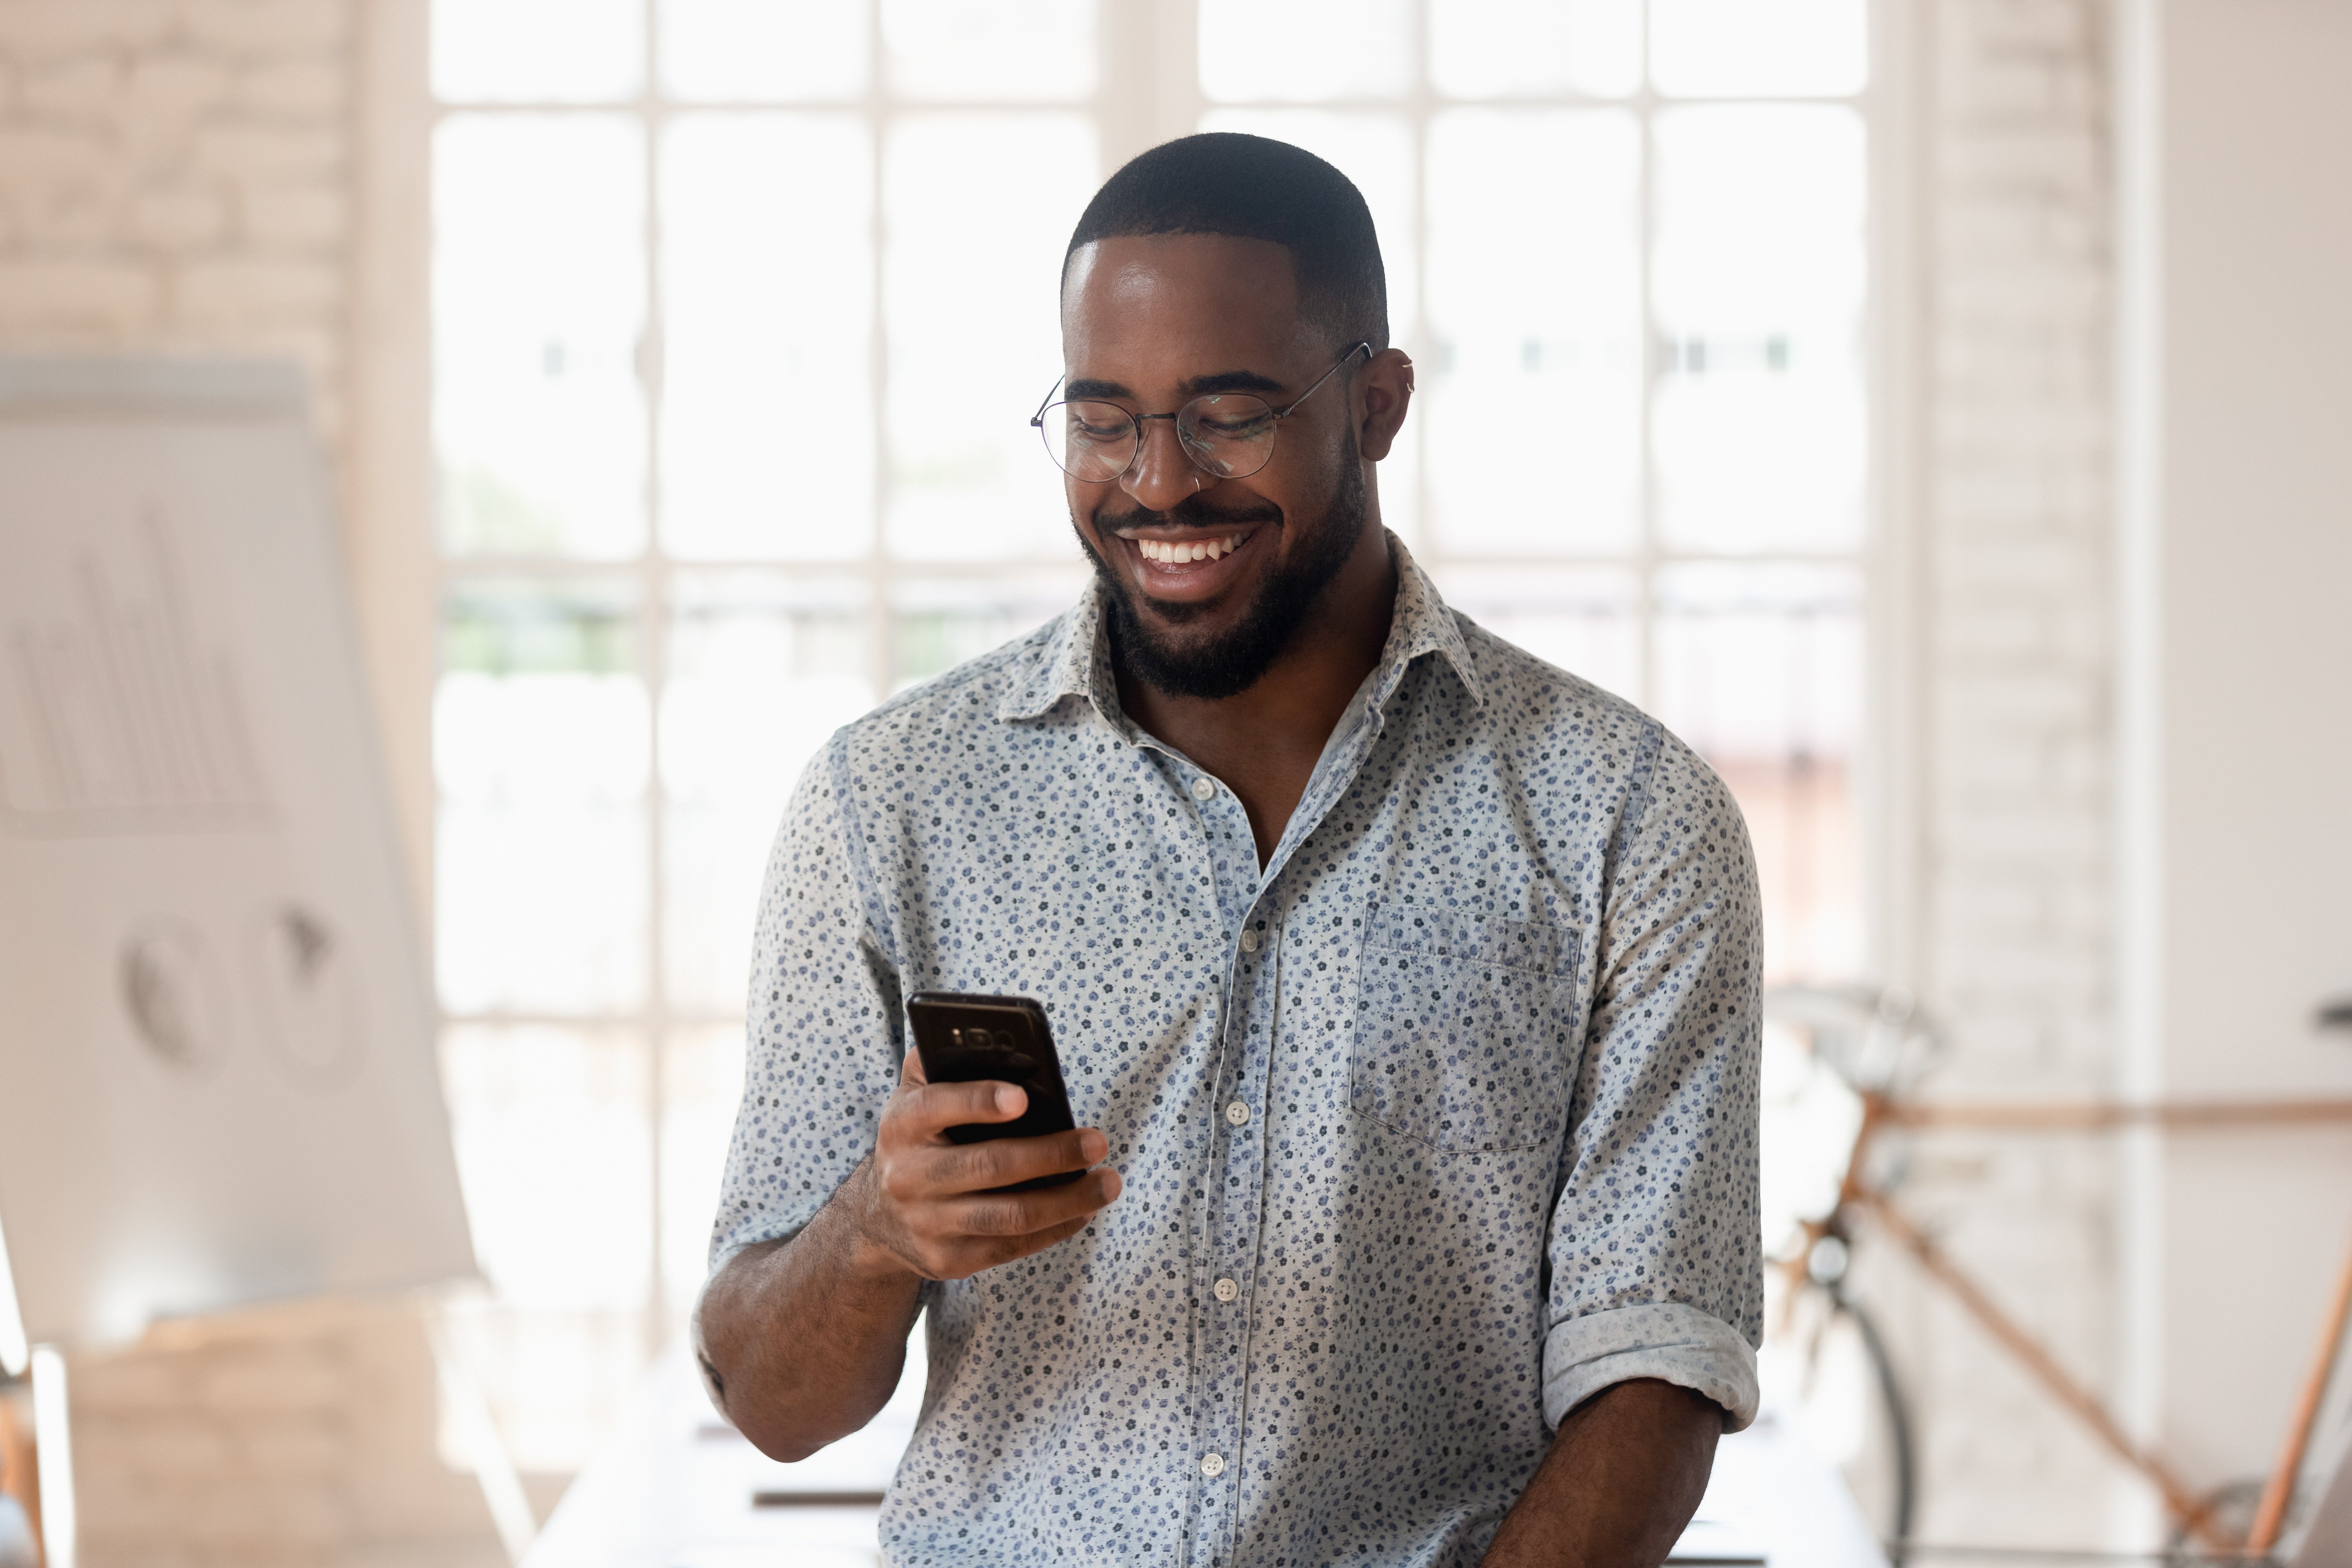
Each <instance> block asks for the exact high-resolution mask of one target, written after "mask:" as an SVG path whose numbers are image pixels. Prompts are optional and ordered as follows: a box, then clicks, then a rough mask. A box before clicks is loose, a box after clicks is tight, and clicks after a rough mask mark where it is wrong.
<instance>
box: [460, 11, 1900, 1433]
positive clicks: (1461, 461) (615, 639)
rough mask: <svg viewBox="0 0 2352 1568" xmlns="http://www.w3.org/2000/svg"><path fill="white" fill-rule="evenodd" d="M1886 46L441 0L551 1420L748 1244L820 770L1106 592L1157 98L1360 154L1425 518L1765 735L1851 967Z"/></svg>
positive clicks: (1455, 548) (519, 1212)
mask: <svg viewBox="0 0 2352 1568" xmlns="http://www.w3.org/2000/svg"><path fill="white" fill-rule="evenodd" d="M433 59H434V63H433V71H434V89H435V94H436V101H437V103H438V105H439V108H438V120H437V125H436V132H435V149H434V183H435V201H434V221H435V237H434V238H435V251H434V254H435V266H434V313H435V356H436V358H435V393H434V419H435V431H436V446H437V451H438V460H439V469H440V490H439V494H440V506H439V521H438V527H439V537H440V544H441V553H442V559H443V562H444V569H443V570H444V577H443V592H442V638H441V652H442V674H441V678H440V682H439V686H438V690H437V696H436V709H435V759H436V773H437V777H438V783H439V791H440V795H439V799H440V804H439V808H438V811H439V817H438V848H437V872H436V875H437V879H438V888H437V895H436V943H437V967H438V978H439V985H440V992H441V999H442V1003H443V1005H444V1008H445V1009H446V1014H447V1016H448V1020H449V1022H448V1025H447V1028H446V1034H445V1038H444V1047H443V1049H444V1056H445V1063H446V1072H447V1078H448V1083H449V1089H450V1094H451V1097H452V1101H453V1110H454V1113H455V1116H456V1121H457V1142H458V1150H459V1158H460V1162H461V1165H462V1169H463V1173H464V1176H465V1180H466V1184H467V1199H468V1203H469V1205H471V1208H472V1212H473V1215H474V1219H475V1225H476V1230H477V1235H478V1240H479V1242H480V1245H481V1248H482V1251H483V1255H484V1260H485V1263H486V1265H487V1267H488V1270H489V1272H490V1274H491V1277H492V1285H493V1288H494V1294H493V1299H492V1300H490V1301H488V1302H487V1303H485V1304H484V1305H483V1306H481V1307H480V1308H479V1309H478V1310H476V1311H474V1312H473V1313H472V1314H471V1315H470V1316H469V1317H467V1319H466V1320H465V1321H464V1322H463V1325H462V1326H463V1328H464V1331H466V1332H467V1334H468V1335H469V1336H471V1337H472V1338H473V1339H474V1341H475V1342H476V1359H477V1360H478V1363H480V1364H481V1365H483V1366H484V1367H485V1368H486V1369H487V1370H488V1371H489V1372H490V1373H491V1374H492V1381H493V1384H494V1386H493V1394H494V1396H495V1397H496V1399H497V1401H498V1403H499V1406H500V1411H501V1415H502V1416H503V1417H504V1419H505V1423H506V1426H507V1431H508V1436H509V1439H510V1441H511V1442H512V1443H513V1445H514V1447H515V1448H516V1450H517V1457H518V1458H519V1459H520V1461H521V1462H522V1463H523V1464H524V1465H525V1466H526V1467H529V1468H550V1469H562V1468H571V1467H572V1466H573V1465H575V1464H576V1463H578V1462H579V1460H580V1459H581V1458H583V1457H584V1449H585V1446H586V1444H587V1443H588V1442H590V1441H592V1440H593V1436H594V1435H595V1434H596V1433H597V1432H599V1431H600V1430H601V1429H602V1428H603V1426H604V1424H605V1422H606V1420H607V1419H608V1418H609V1415H610V1414H611V1412H612V1410H613V1409H614V1405H615V1404H616V1402H617V1400H618V1398H619V1396H620V1394H622V1392H623V1390H624V1389H625V1386H626V1384H627V1381H628V1379H629V1378H630V1376H631V1375H632V1374H633V1373H634V1372H635V1368H636V1367H637V1366H638V1365H639V1364H641V1363H642V1360H643V1358H644V1356H645V1355H646V1352H648V1351H649V1350H650V1349H651V1348H652V1347H653V1346H654V1345H656V1343H658V1342H661V1341H662V1340H663V1339H665V1338H667V1336H669V1335H671V1334H673V1333H674V1332H676V1331H677V1328H678V1327H679V1325H680V1323H681V1321H682V1317H683V1313H684V1311H685V1310H686V1309H687V1307H688V1304H689V1303H690V1301H691V1299H692V1295H693V1292H694V1290H695V1289H696V1288H697V1287H698V1284H699V1282H700V1279H701V1270H702V1255H703V1248H704V1245H705V1240H706V1237H707V1234H708V1228H709V1217H710V1214H711V1210H712V1207H713V1203H714V1194H715V1192H716V1186H717V1179H718V1168H719V1159H720V1157H721V1154H722V1152H723V1148H724V1142H725V1137H726V1132H727V1128H728V1125H729V1122H730V1118H731V1115H732V1111H733V1106H734V1099H735V1095H736V1092H737V1088H738V1082H739V1076H740V1041H739V1038H738V1035H739V1026H740V1010H741V1005H742V994H741V993H742V986H743V984H744V977H745V974H746V972H747V969H748V965H749V938H750V931H751V916H752V908H753V903H754V900H755V896H756V890H757V887H758V881H759V877H760V873H761V866H762V862H763V859H764V857H765V853H766V849H767V846H768V840H769V837H770V835H771V834H772V831H773V829H774V826H775V822H776V819H777V817H778V815H779V813H780V811H781V809H782V802H783V798H784V795H785V794H786V793H787V792H788V791H789V789H790V788H791V785H792V784H793V780H794V778H795V776H796V774H797V773H798V771H799V768H800V766H801V764H802V763H803V760H804V759H805V758H806V757H807V755H808V754H809V753H810V752H812V751H813V750H814V747H815V746H816V745H817V744H818V743H819V742H821V741H822V740H823V738H824V735H825V734H826V733H828V732H829V731H831V730H832V729H833V728H834V727H835V726H836V725H838V724H839V723H841V722H843V721H845V720H847V719H849V718H852V717H854V716H855V715H856V714H857V713H858V712H859V711H861V710H864V709H865V708H866V707H867V706H869V705H870V704H871V703H872V702H873V701H875V700H877V698H879V697H880V696H883V695H885V694H887V693H888V692H889V691H891V690H893V689H899V688H903V687H904V686H906V685H908V684H910V683H912V682H914V681H917V680H920V679H925V678H927V677H929V676H930V675H933V674H936V673H938V672H940V670H943V669H945V668H948V667H949V666H950V665H951V664H953V663H955V662H957V661H959V660H961V659H962V658H967V657H970V656H971V655H972V654H975V653H979V652H981V651H983V650H984V649H986V648H988V647H992V646H994V645H995V644H996V643H998V642H1000V641H1002V640H1003V639H1004V638H1005V637H1011V636H1013V635H1014V634H1016V633H1018V632H1021V631H1024V630H1026V629H1027V628H1028V627H1030V626H1034V625H1035V624H1036V623H1037V622H1038V621H1040V620H1043V619H1044V618H1045V617H1046V616H1050V615H1052V614H1054V613H1055V612H1056V611H1057V610H1059V609H1060V608H1061V607H1062V606H1063V605H1066V603H1067V602H1068V601H1069V600H1070V598H1071V597H1072V596H1073V595H1075V594H1076V591H1077V589H1078V587H1079V586H1080V584H1081V583H1082V582H1083V573H1082V570H1081V568H1080V565H1079V563H1078V558H1077V554H1076V549H1075V547H1074V546H1073V545H1072V544H1071V543H1070V542H1069V539H1068V535H1067V532H1066V530H1067V522H1066V515H1065V512H1064V510H1063V506H1062V501H1061V498H1060V491H1059V485H1058V476H1057V475H1056V473H1055V469H1054V468H1053V466H1052V465H1051V463H1050V462H1049V461H1048V460H1047V459H1046V458H1045V454H1044V452H1043V451H1042V450H1040V449H1038V447H1037V446H1036V443H1035V438H1034V432H1032V431H1031V430H1029V429H1028V427H1027V426H1026V424H1025V421H1026V418H1027V416H1028V414H1029V412H1030V410H1031V408H1032V407H1033V406H1034V404H1035V402H1036V400H1037V398H1038V397H1039V396H1040V395H1042V394H1043V393H1044V391H1045V387H1046V385H1047V384H1049V383H1051V381H1052V380H1053V378H1054V376H1055V374H1056V373H1057V372H1058V371H1059V368H1060V352H1059V345H1058V340H1057V336H1056V332H1055V288H1054V284H1055V277H1056V272H1057V267H1058V262H1059V258H1060V254H1061V247H1062V245H1063V244H1064V242H1065V240H1066V237H1067V234H1068V231H1069V227H1070V226H1071V224H1072V223H1073V222H1074V221H1075V219H1076V215H1077V213H1078V211H1079V209H1080V207H1081V206H1082V205H1084V203H1085V201H1086V199H1087V195H1089V194H1091V192H1092V190H1093V188H1094V186H1095V185H1096V184H1097V182H1098V181H1099V180H1100V178H1101V177H1102V175H1103V174H1105V173H1107V172H1108V171H1107V169H1106V167H1105V160H1106V156H1107V152H1106V149H1107V148H1108V150H1109V153H1108V155H1118V154H1121V153H1123V152H1124V151H1131V150H1133V146H1129V145H1128V144H1129V143H1132V144H1133V145H1134V146H1139V145H1141V144H1144V143H1145V142H1149V141H1150V140H1151V139H1154V138H1156V137H1157V136H1160V135H1166V134H1176V133H1180V132H1182V131H1185V130H1188V129H1192V128H1194V127H1195V126H1198V127H1201V128H1205V129H1241V130H1252V131H1259V132H1265V133H1267V134H1271V135H1277V136H1282V137H1284V138H1286V139H1288V140H1292V141H1295V142H1299V143H1301V144H1303V145H1305V146H1307V147H1309V148H1311V149H1313V150H1314V151H1316V152H1318V153H1322V154H1323V155H1325V156H1326V157H1328V158H1329V159H1331V160H1332V161H1333V162H1334V163H1338V164H1339V166H1340V167H1341V168H1343V169H1344V170H1346V171H1347V172H1348V173H1349V174H1350V175H1351V176H1353V177H1354V178H1355V180H1356V181H1357V183H1358V184H1359V185H1360V186H1361V188H1362V189H1363V191H1364V193H1365V195H1366V196H1367V197H1368V198H1369V199H1370V202H1371V205H1372V207H1373V211H1374V216H1375V217H1376V219H1377V221H1378V222H1379V224H1380V227H1381V240H1382V245H1383V247H1384V249H1385V251H1386V253H1387V257H1388V261H1389V271H1390V287H1391V321H1392V324H1393V328H1394V331H1395V336H1396V341H1397V342H1398V343H1399V344H1400V345H1401V346H1402V347H1404V348H1405V349H1406V350H1407V351H1408V352H1409V353H1412V355H1413V357H1414V359H1415V360H1416V362H1417V363H1419V365H1420V367H1421V375H1420V384H1421V401H1420V404H1419V405H1418V407H1417V408H1416V410H1415V416H1414V418H1413V419H1412V422H1411V423H1410V424H1409V425H1408V426H1407V433H1406V437H1407V438H1406V439H1405V441H1404V442H1403V443H1402V446H1401V447H1400V448H1399V450H1398V451H1397V452H1396V454H1395V455H1394V456H1393V457H1392V458H1391V460H1390V461H1388V462H1387V463H1386V464H1384V465H1383V468H1382V474H1381V498H1382V504H1383V508H1384V510H1385V512H1386V515H1387V519H1388V521H1389V522H1390V524H1391V526H1392V527H1394V528H1396V529H1397V531H1399V532H1400V533H1401V534H1402V536H1403V537H1404V538H1405V539H1406V540H1407V542H1409V543H1410V544H1411V545H1412V548H1413V549H1414V550H1415V552H1417V554H1418V555H1419V556H1420V558H1421V559H1422V560H1423V562H1424V563H1426V564H1428V565H1429V566H1430V567H1431V568H1432V570H1433V573H1434V574H1435V575H1436V577H1437V579H1438V582H1439V584H1440V586H1441V588H1442V589H1443V590H1444V592H1445V593H1446V594H1447V595H1449V597H1451V598H1452V599H1453V600H1454V602H1455V603H1456V604H1458V605H1461V606H1462V607H1463V608H1465V609H1466V610H1468V611H1469V612H1470V613H1471V614H1472V615H1474V616H1476V617H1477V618H1479V619H1480V620H1482V621H1484V622H1486V624H1487V625H1489V626H1493V627H1495V628H1496V630H1497V631H1500V632H1501V633H1503V634H1504V635H1506V636H1507V637H1513V638H1515V639H1517V640H1518V641H1520V642H1522V643H1524V644H1526V645H1527V646H1528V647H1531V648H1533V649H1534V650H1536V651H1537V652H1538V653H1540V654H1542V655H1543V656H1544V657H1546V658H1551V659H1553V660H1555V661H1556V662H1558V663H1560V664H1562V665H1565V666H1566V667H1568V668H1570V669H1573V670H1576V671H1577V672H1579V673H1580V674H1583V675H1585V676H1587V677H1589V678H1590V679H1593V680H1595V681H1598V682H1599V683H1601V684H1602V685H1604V686H1607V687H1610V688H1612V689H1615V690H1618V691H1620V692H1622V693H1623V694H1625V695H1626V696H1628V697H1631V698H1633V700H1636V701H1638V702H1641V703H1643V705H1644V706H1646V707H1649V708H1650V709H1651V710H1654V711H1655V712H1657V713H1658V714H1660V716H1661V717H1663V718H1664V720H1665V721H1667V722H1668V723H1669V724H1671V725H1672V726H1674V727H1675V729H1676V730H1678V731H1680V732H1681V733H1683V734H1684V735H1685V737H1686V738H1688V739H1689V740H1691V741H1692V742H1694V743H1695V744H1696V745H1697V746H1698V747H1699V748H1700V749H1701V750H1702V751H1704V752H1706V754H1707V755H1708V756H1709V757H1710V758H1711V759H1712V760H1714V761H1715V763H1717V766H1718V767H1719V768H1721V769H1722V771H1723V772H1724V773H1725V774H1726V776H1727V778H1729V780H1730V781H1731V783H1732V784H1733V787H1734V788H1735V789H1736V790H1737V791H1738V794H1739V795H1740V798H1741V800H1742V803H1743V805H1745V806H1746V808H1747V810H1748V817H1749V821H1750V825H1751V827H1752V829H1753V831H1754V833H1755V837H1756V839H1757V842H1758V847H1759V852H1760V854H1761V857H1762V860H1763V866H1764V874H1765V886H1766V896H1767V900H1768V904H1769V917H1768V918H1769V942H1770V955H1771V960H1772V964H1773V968H1774V970H1775V972H1776V973H1777V974H1784V975H1804V976H1809V977H1821V978H1842V977H1845V976H1847V975H1849V974H1851V973H1853V971H1854V970H1855V969H1856V967H1857V965H1858V963H1859V959H1860V955H1859V951H1858V949H1859V942H1860V936H1859V925H1860V921H1859V910H1860V903H1861V900H1860V896H1859V890H1858V871H1857V852H1856V847H1855V829H1854V820H1855V818H1854V810H1853V799H1852V782H1851V781H1852V768H1851V763H1852V760H1853V755H1854V750H1855V744H1856V734H1855V728H1856V723H1857V716H1858V714H1859V712H1860V710H1861V700H1860V698H1861V689H1860V679H1861V678H1860V670H1859V658H1860V651H1859V650H1860V625H1861V615H1862V609H1863V598H1864V579H1863V570H1862V561H1863V545H1864V533H1865V515H1864V512H1865V505H1864V496H1865V484H1864V480H1865V460H1864V458H1865V450H1866V445H1867V443H1866V441H1865V424H1864V422H1865V414H1866V396H1865V393H1866V388H1865V384H1864V363H1865V361H1864V342H1863V331H1864V328H1863V323H1864V296H1865V289H1866V286H1867V277H1866V268H1865V259H1866V257H1865V245H1864V184H1865V183H1864V162H1865V147H1864V134H1865V129H1864V117H1863V115H1862V113H1861V110H1860V107H1859V101H1860V95H1861V94H1862V92H1863V89H1864V59H1865V49H1864V25H1863V8H1862V5H1861V0H1648V4H1647V5H1644V4H1643V0H1197V3H1193V0H1149V4H1148V5H1147V4H1145V3H1144V0H1101V4H1100V5H1097V0H863V3H862V0H439V3H438V4H437V5H436V11H435V41H434V57H433ZM1139 105H1144V106H1149V113H1144V112H1143V111H1140V110H1139V109H1138V106H1139ZM1151 115H1156V116H1157V119H1156V120H1152V121H1151V122H1150V124H1149V125H1144V126H1143V127H1142V131H1143V132H1148V134H1147V133H1139V124H1140V123H1141V120H1144V119H1150V116H1151ZM1139 116H1140V118H1139Z"/></svg>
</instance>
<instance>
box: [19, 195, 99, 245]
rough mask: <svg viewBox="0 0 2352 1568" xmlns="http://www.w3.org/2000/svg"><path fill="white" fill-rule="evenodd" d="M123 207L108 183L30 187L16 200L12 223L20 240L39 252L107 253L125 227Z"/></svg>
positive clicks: (22, 243)
mask: <svg viewBox="0 0 2352 1568" xmlns="http://www.w3.org/2000/svg"><path fill="white" fill-rule="evenodd" d="M121 208H122V204H121V201H120V200H118V199H117V198H116V196H115V194H114V192H113V191H111V190H110V189H108V188H106V187H104V186H99V187H95V188H89V189H79V188H76V187H74V186H70V185H60V186H57V187H54V188H52V189H49V190H46V191H28V192H26V193H25V195H24V197H23V199H22V200H20V201H18V202H17V203H16V210H15V212H14V214H13V216H14V217H15V220H16V221H15V223H14V224H13V225H12V226H11V227H12V229H13V230H14V234H15V239H16V243H17V244H19V245H21V246H23V247H26V249H28V250H31V251H34V252H36V253H45V254H48V255H69V254H72V253H75V252H79V253H82V254H91V253H96V254H100V255H103V254H104V253H105V251H106V250H107V248H108V242H109V241H110V240H111V239H112V238H113V237H114V236H115V235H116V233H117V232H118V231H119V229H120V227H121V219H120V214H121Z"/></svg>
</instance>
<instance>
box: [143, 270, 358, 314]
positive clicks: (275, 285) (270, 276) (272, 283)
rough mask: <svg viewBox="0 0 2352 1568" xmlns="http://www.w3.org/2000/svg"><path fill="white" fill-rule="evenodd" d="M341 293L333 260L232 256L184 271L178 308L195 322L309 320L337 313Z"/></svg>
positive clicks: (175, 302)
mask: <svg viewBox="0 0 2352 1568" xmlns="http://www.w3.org/2000/svg"><path fill="white" fill-rule="evenodd" d="M341 291H342V274H341V269H340V268H337V267H335V266H334V265H333V264H331V263H330V262H323V261H303V260H290V259H278V258H261V257H250V256H246V257H228V258H219V259H205V260H199V261H194V262H191V263H189V264H188V265H187V266H185V267H184V268H181V269H180V273H179V278H178V281H177V285H176V288H175V289H174V293H173V314H174V316H175V317H176V318H177V319H178V320H180V321H188V322H194V323H211V324H230V325H234V324H236V323H240V322H252V323H256V324H260V323H268V322H285V321H312V320H315V319H317V318H318V317H319V316H320V315H322V314H324V313H325V312H327V311H330V310H333V309H335V308H336V306H337V305H338V303H339V302H340V300H341Z"/></svg>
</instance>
